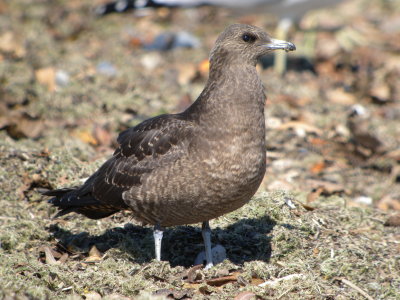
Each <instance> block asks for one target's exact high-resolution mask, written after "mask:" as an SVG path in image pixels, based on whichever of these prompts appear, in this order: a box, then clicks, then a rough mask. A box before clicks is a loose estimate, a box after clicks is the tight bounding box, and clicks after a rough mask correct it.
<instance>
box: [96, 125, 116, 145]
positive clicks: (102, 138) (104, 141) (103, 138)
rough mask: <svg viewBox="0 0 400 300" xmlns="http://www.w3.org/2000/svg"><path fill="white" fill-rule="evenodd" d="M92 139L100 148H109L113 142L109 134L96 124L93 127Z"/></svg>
mask: <svg viewBox="0 0 400 300" xmlns="http://www.w3.org/2000/svg"><path fill="white" fill-rule="evenodd" d="M93 138H94V139H95V140H96V145H102V146H110V145H111V143H112V141H113V137H112V135H111V133H110V132H109V131H108V130H106V129H105V128H104V127H102V126H100V125H98V124H96V125H95V126H94V129H93Z"/></svg>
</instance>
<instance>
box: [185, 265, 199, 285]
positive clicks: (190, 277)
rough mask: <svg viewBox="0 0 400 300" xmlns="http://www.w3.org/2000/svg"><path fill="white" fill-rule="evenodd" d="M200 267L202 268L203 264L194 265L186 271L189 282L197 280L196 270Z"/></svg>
mask: <svg viewBox="0 0 400 300" xmlns="http://www.w3.org/2000/svg"><path fill="white" fill-rule="evenodd" d="M202 268H203V265H196V266H193V267H191V268H190V269H189V271H188V273H187V280H188V282H190V283H193V282H195V281H196V280H197V277H198V273H197V271H198V270H200V269H202Z"/></svg>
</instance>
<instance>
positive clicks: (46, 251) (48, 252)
mask: <svg viewBox="0 0 400 300" xmlns="http://www.w3.org/2000/svg"><path fill="white" fill-rule="evenodd" d="M43 251H44V254H45V256H46V264H48V265H55V264H57V261H56V259H55V258H54V256H53V253H52V252H51V250H50V248H49V247H47V246H46V247H43Z"/></svg>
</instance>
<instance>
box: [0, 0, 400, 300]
mask: <svg viewBox="0 0 400 300" xmlns="http://www.w3.org/2000/svg"><path fill="white" fill-rule="evenodd" d="M98 2H99V1H78V0H69V1H61V0H57V1H49V0H40V1H34V0H18V1H1V2H0V212H1V213H0V298H2V299H60V298H61V299H63V298H67V299H91V300H93V299H164V298H171V299H234V298H235V297H236V298H235V299H238V300H239V299H364V298H365V299H400V231H399V230H400V229H399V228H400V227H399V226H400V214H399V212H400V39H399V37H400V3H399V1H398V0H381V1H378V0H376V1H369V0H349V1H345V2H344V3H342V4H340V5H339V6H337V7H333V8H329V9H326V10H320V11H315V12H312V13H310V14H307V15H306V16H305V17H304V18H303V19H302V21H301V22H300V24H299V26H298V27H297V28H293V29H292V30H291V31H290V33H289V37H288V39H289V40H290V41H292V42H294V43H295V44H296V46H297V51H296V52H294V53H289V54H288V70H287V72H286V73H285V74H284V75H283V76H279V75H278V74H277V73H276V72H274V70H273V68H272V67H271V60H272V57H266V58H265V59H263V61H262V63H261V64H260V66H259V72H260V76H261V78H262V81H263V82H264V84H265V87H266V90H267V94H268V100H267V103H266V108H265V109H266V110H265V111H266V117H267V121H266V125H267V128H268V130H267V136H266V140H267V153H268V169H267V173H266V176H265V180H264V181H263V183H262V186H261V187H260V190H259V192H258V193H257V194H256V196H255V197H254V198H253V199H252V201H251V202H250V203H249V204H247V205H245V206H244V207H242V208H241V209H239V210H237V211H235V212H232V213H230V214H228V215H225V216H222V217H220V218H218V219H215V220H212V221H211V227H212V230H213V231H212V242H213V245H215V244H219V245H222V246H223V247H224V249H225V250H226V260H224V261H223V262H222V263H220V264H218V265H216V266H215V267H213V268H211V269H210V270H204V269H203V268H202V267H201V266H193V265H194V260H195V258H196V256H197V254H198V253H199V252H201V251H202V250H203V242H202V238H201V233H200V227H199V224H194V225H190V226H179V227H174V228H168V229H167V231H166V232H165V234H164V240H163V250H162V258H163V261H162V262H157V261H154V260H153V257H154V252H153V251H154V250H153V236H152V229H151V228H150V227H142V226H140V224H138V223H136V222H135V220H134V219H132V217H131V216H130V214H129V212H124V213H120V214H116V215H114V216H111V217H108V218H106V219H103V220H99V221H95V220H88V219H85V218H84V217H82V216H78V215H67V216H64V217H62V218H59V219H52V216H54V214H55V209H54V208H52V207H50V205H49V204H48V203H47V202H46V199H45V198H44V197H42V196H41V195H40V193H39V191H40V190H45V189H53V188H59V187H64V186H65V187H67V186H74V185H78V184H80V183H82V181H83V180H84V179H85V178H87V177H88V176H89V175H90V174H91V173H92V172H93V171H95V170H96V168H98V167H99V166H100V165H101V164H102V163H103V162H104V161H105V160H106V158H107V157H109V156H110V155H111V154H112V152H113V149H114V147H115V145H116V137H117V135H118V133H119V132H120V131H121V130H123V129H125V128H128V127H130V126H134V125H135V124H138V123H139V122H141V121H142V120H144V119H146V118H149V117H151V116H155V115H158V114H161V113H165V112H179V111H182V110H183V109H184V108H185V107H187V106H188V105H189V104H190V103H191V102H193V101H194V100H195V99H196V97H197V96H198V94H199V93H200V92H201V90H202V88H203V86H204V84H205V81H206V80H207V75H208V74H207V71H208V64H207V58H208V53H209V50H210V49H211V47H212V45H213V43H214V41H215V39H216V37H217V35H218V33H220V32H221V31H222V30H223V29H224V28H225V27H226V26H227V25H229V24H232V23H237V22H242V23H250V24H253V25H257V26H259V27H262V28H265V29H266V30H267V31H268V32H270V33H271V34H272V35H273V33H274V30H275V27H276V24H277V20H276V19H275V18H273V17H268V16H267V15H266V14H255V15H238V14H237V13H233V12H231V11H229V10H226V9H217V8H209V7H202V8H195V9H185V10H179V9H175V10H171V9H158V10H150V11H146V12H141V13H140V15H135V14H133V13H132V12H128V13H124V14H110V15H106V16H102V17H99V16H96V15H95V14H94V13H93V11H94V8H95V6H96V5H97V4H98ZM157 37H158V38H157ZM182 41H183V42H182ZM185 43H189V44H191V45H192V46H193V48H187V47H179V46H182V44H185ZM183 46H184V45H183ZM290 202H292V203H293V204H294V206H295V208H290V207H289V206H288V205H287V204H285V203H290Z"/></svg>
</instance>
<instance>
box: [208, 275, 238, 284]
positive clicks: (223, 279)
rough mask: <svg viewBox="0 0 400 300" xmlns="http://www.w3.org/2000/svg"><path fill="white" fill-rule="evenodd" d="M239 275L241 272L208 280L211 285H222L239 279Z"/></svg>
mask: <svg viewBox="0 0 400 300" xmlns="http://www.w3.org/2000/svg"><path fill="white" fill-rule="evenodd" d="M238 275H240V272H234V273H232V274H231V275H228V276H223V277H218V278H213V279H209V280H207V281H206V282H207V284H208V285H211V286H221V285H224V284H226V283H229V282H232V281H237V277H238Z"/></svg>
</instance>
